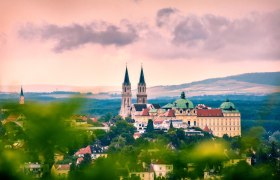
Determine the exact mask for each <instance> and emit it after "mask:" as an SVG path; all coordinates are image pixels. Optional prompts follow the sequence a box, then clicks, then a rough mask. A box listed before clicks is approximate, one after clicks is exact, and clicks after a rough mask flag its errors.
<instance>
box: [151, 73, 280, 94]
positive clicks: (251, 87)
mask: <svg viewBox="0 0 280 180" xmlns="http://www.w3.org/2000/svg"><path fill="white" fill-rule="evenodd" d="M181 91H186V92H187V94H188V96H199V95H218V94H255V95H263V94H270V93H275V92H280V72H261V73H246V74H240V75H234V76H227V77H221V78H211V79H205V80H201V81H195V82H191V83H184V84H180V85H169V86H154V87H151V88H148V90H147V92H148V95H150V96H152V97H154V96H156V97H158V96H178V95H179V93H180V92H181ZM159 94H160V95H159Z"/></svg>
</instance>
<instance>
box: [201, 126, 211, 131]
mask: <svg viewBox="0 0 280 180" xmlns="http://www.w3.org/2000/svg"><path fill="white" fill-rule="evenodd" d="M203 131H205V132H212V130H211V129H209V128H208V126H207V125H206V126H205V127H204V129H203Z"/></svg>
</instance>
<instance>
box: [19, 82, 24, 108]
mask: <svg viewBox="0 0 280 180" xmlns="http://www.w3.org/2000/svg"><path fill="white" fill-rule="evenodd" d="M19 104H24V95H23V89H22V86H21V87H20V97H19Z"/></svg>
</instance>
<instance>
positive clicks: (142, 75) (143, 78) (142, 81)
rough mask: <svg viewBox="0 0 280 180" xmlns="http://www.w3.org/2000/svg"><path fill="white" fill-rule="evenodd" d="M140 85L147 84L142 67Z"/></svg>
mask: <svg viewBox="0 0 280 180" xmlns="http://www.w3.org/2000/svg"><path fill="white" fill-rule="evenodd" d="M138 84H146V82H145V77H144V72H143V67H142V66H141V73H140V78H139V83H138Z"/></svg>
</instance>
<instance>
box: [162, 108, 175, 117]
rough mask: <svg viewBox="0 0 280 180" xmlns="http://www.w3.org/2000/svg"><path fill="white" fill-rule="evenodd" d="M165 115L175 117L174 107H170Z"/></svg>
mask: <svg viewBox="0 0 280 180" xmlns="http://www.w3.org/2000/svg"><path fill="white" fill-rule="evenodd" d="M164 116H165V117H175V111H174V110H172V109H169V110H168V111H167V112H166V113H164Z"/></svg>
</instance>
